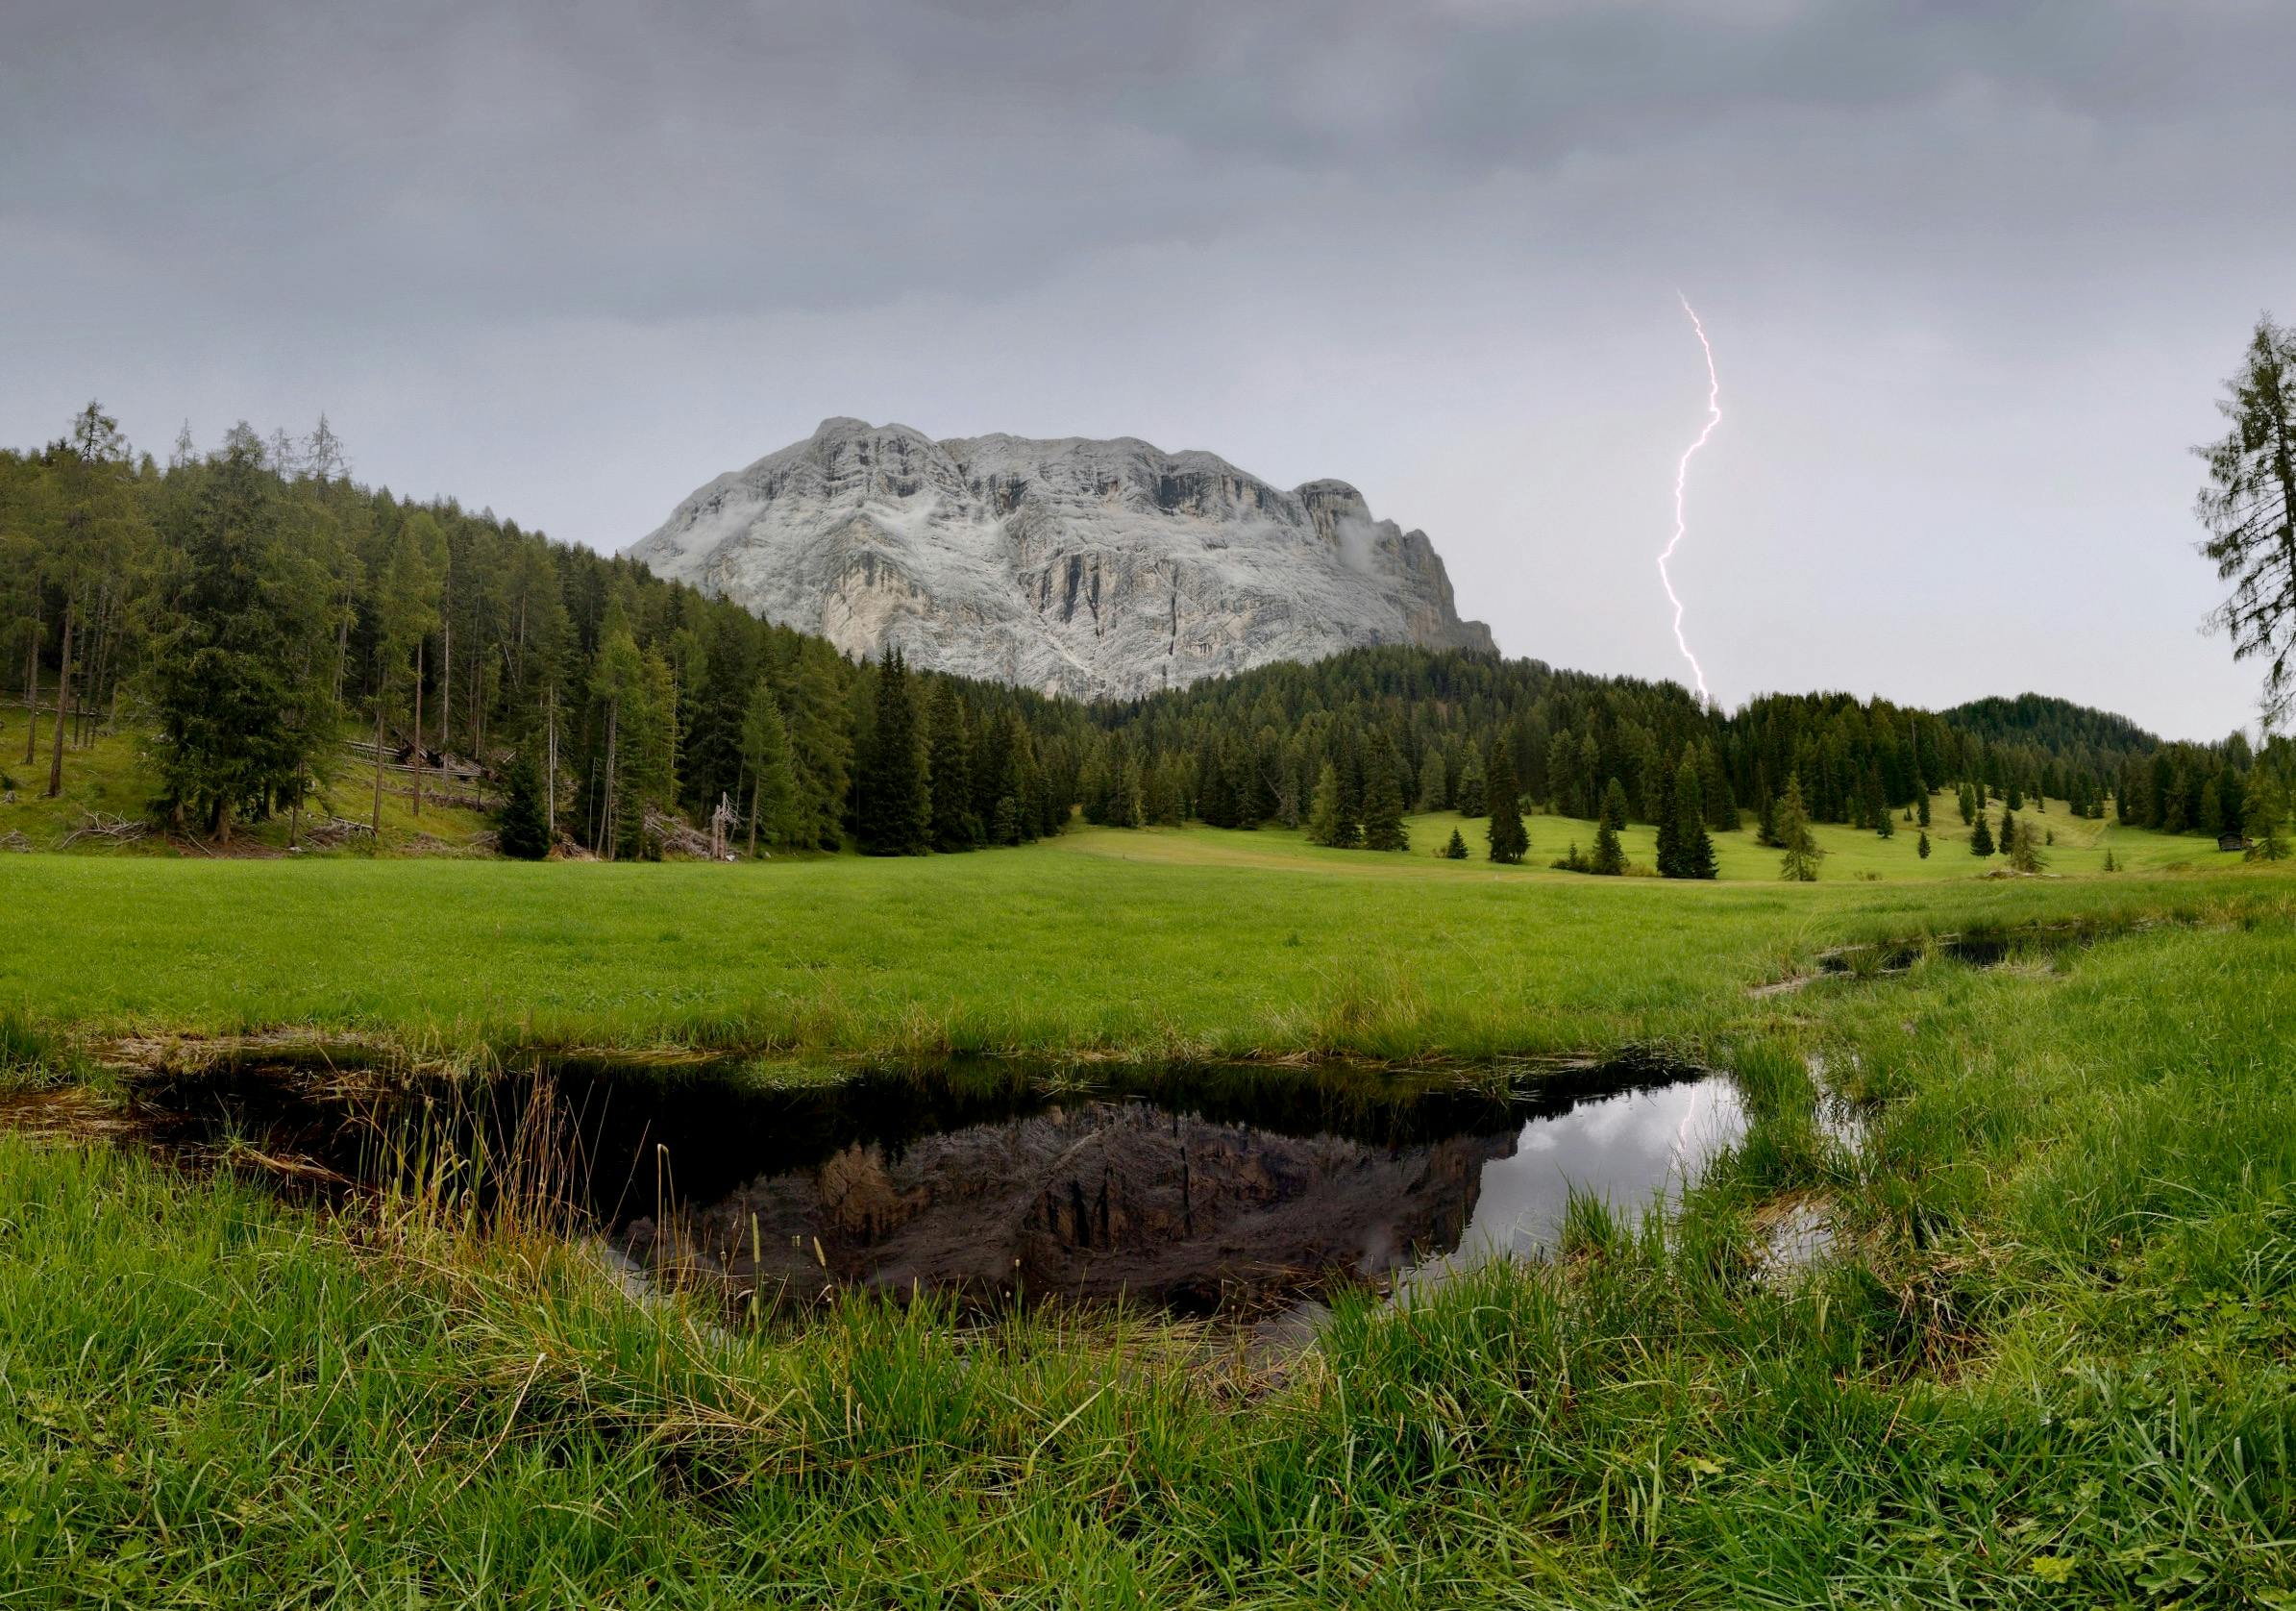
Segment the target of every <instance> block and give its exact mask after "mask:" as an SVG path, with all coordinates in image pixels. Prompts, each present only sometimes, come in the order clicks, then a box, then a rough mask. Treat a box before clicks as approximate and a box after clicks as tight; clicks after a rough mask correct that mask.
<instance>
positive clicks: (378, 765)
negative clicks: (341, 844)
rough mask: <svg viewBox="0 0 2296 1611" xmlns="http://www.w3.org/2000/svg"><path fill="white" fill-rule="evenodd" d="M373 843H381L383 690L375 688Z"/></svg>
mask: <svg viewBox="0 0 2296 1611" xmlns="http://www.w3.org/2000/svg"><path fill="white" fill-rule="evenodd" d="M375 843H377V844H378V845H380V844H382V843H383V690H382V689H381V688H377V689H376V690H375Z"/></svg>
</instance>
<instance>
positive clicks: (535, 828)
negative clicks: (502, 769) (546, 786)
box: [494, 744, 550, 861]
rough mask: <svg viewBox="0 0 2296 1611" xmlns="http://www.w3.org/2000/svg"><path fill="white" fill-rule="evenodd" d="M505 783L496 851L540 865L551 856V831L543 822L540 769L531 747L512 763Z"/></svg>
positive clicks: (495, 821)
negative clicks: (506, 784)
mask: <svg viewBox="0 0 2296 1611" xmlns="http://www.w3.org/2000/svg"><path fill="white" fill-rule="evenodd" d="M507 781H508V784H509V787H508V789H507V790H506V792H505V794H504V795H503V808H502V810H501V811H500V812H498V813H497V814H496V816H495V819H494V833H495V847H496V848H497V849H498V850H500V851H501V852H502V853H503V855H506V856H509V857H510V858H511V859H513V860H516V861H540V860H541V859H542V858H543V857H544V856H547V855H550V830H549V829H548V828H547V827H546V826H545V825H544V823H543V819H542V768H541V767H540V766H538V765H537V764H535V760H534V755H533V746H532V745H531V744H529V745H528V746H527V747H526V748H525V749H523V750H521V751H520V752H519V754H518V756H517V757H516V758H515V759H513V760H512V761H511V763H510V776H509V779H508V780H507Z"/></svg>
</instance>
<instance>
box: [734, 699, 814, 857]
mask: <svg viewBox="0 0 2296 1611" xmlns="http://www.w3.org/2000/svg"><path fill="white" fill-rule="evenodd" d="M741 759H742V770H743V771H744V772H745V773H746V774H748V776H749V780H750V847H749V848H750V854H751V855H756V854H757V841H758V839H759V838H760V837H762V838H763V839H764V840H765V842H766V843H767V844H769V845H772V846H774V847H776V848H781V847H786V846H792V845H800V844H803V843H804V842H805V841H806V840H807V839H808V838H809V837H810V834H809V833H808V831H807V828H808V825H807V824H806V822H805V820H804V812H803V807H802V801H801V798H800V791H799V788H798V780H797V772H796V769H795V767H794V766H793V765H792V763H791V761H790V755H789V729H788V726H787V724H785V723H784V722H783V721H782V720H781V706H780V703H779V702H778V700H776V699H775V698H774V688H773V684H772V683H770V682H767V681H766V680H765V679H764V678H762V677H760V678H759V679H757V682H756V684H755V685H754V686H753V688H752V689H751V690H750V703H749V707H748V708H747V709H746V710H744V711H743V712H742V723H741Z"/></svg>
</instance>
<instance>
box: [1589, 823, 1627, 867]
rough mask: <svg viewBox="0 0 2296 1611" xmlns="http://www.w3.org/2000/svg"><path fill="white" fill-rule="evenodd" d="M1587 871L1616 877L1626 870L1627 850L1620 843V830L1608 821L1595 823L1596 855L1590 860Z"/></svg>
mask: <svg viewBox="0 0 2296 1611" xmlns="http://www.w3.org/2000/svg"><path fill="white" fill-rule="evenodd" d="M1587 871H1588V872H1590V873H1598V874H1600V875H1601V876H1602V877H1604V878H1606V879H1615V878H1617V876H1618V875H1619V874H1621V873H1623V872H1625V871H1626V850H1625V847H1623V846H1622V845H1620V844H1619V843H1618V830H1617V829H1615V828H1613V827H1612V826H1611V825H1610V824H1609V823H1607V822H1598V823H1596V824H1595V825H1594V855H1593V859H1592V860H1591V861H1590V862H1588V864H1587Z"/></svg>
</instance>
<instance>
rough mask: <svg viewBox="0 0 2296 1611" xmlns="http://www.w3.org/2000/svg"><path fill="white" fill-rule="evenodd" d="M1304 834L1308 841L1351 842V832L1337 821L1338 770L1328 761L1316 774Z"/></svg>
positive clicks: (1339, 845) (1333, 844)
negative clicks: (1314, 790) (1314, 788)
mask: <svg viewBox="0 0 2296 1611" xmlns="http://www.w3.org/2000/svg"><path fill="white" fill-rule="evenodd" d="M1307 837H1308V842H1309V843H1310V844H1317V845H1329V846H1331V847H1332V848H1334V849H1335V850H1336V849H1340V848H1342V847H1344V846H1346V845H1348V844H1350V843H1352V842H1353V838H1354V836H1353V834H1352V833H1351V832H1349V831H1348V830H1346V827H1345V826H1344V825H1343V824H1342V823H1341V821H1340V770H1339V768H1338V767H1336V766H1334V765H1333V764H1332V763H1331V762H1330V761H1325V762H1324V763H1323V767H1322V770H1321V771H1320V772H1318V773H1317V774H1316V793H1315V798H1314V799H1313V800H1311V801H1310V802H1309V803H1308V808H1307Z"/></svg>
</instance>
